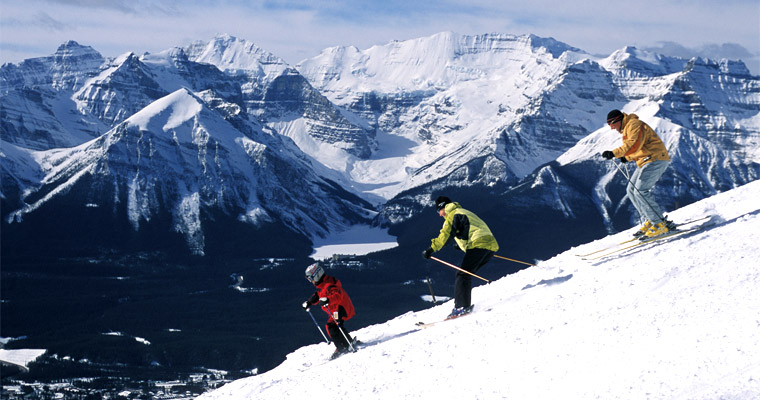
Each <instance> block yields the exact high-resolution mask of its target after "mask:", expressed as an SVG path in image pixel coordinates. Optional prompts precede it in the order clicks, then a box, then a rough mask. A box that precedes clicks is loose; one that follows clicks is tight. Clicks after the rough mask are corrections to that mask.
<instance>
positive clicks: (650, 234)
mask: <svg viewBox="0 0 760 400" xmlns="http://www.w3.org/2000/svg"><path fill="white" fill-rule="evenodd" d="M668 232H670V229H668V226H667V222H665V221H662V222H660V223H658V224H656V225H654V226H652V227H650V228H649V230H648V231H647V232H646V233H645V234H644V236H642V237H641V238H640V239H641V240H649V239H654V238H656V237H658V236H661V235H664V234H666V233H668Z"/></svg>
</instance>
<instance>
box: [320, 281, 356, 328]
mask: <svg viewBox="0 0 760 400" xmlns="http://www.w3.org/2000/svg"><path fill="white" fill-rule="evenodd" d="M317 293H318V296H319V297H327V298H328V299H329V300H330V302H329V303H327V307H322V309H323V310H324V311H325V312H326V313H327V314H328V315H330V314H332V315H333V316H334V317H335V319H338V318H339V317H340V314H339V313H338V310H339V309H340V307H341V306H343V309H345V310H346V315H345V317H344V318H343V320H344V321H347V320H349V319H351V318H353V316H354V315H356V311H354V305H353V303H351V299H350V298H349V297H348V293H346V292H345V291H343V285H341V284H340V281H339V280H338V279H336V278H335V277H332V276H330V275H325V276H324V278H322V280H321V281H320V282H319V283H318V284H317ZM330 320H332V318H330Z"/></svg>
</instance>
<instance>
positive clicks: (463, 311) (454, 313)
mask: <svg viewBox="0 0 760 400" xmlns="http://www.w3.org/2000/svg"><path fill="white" fill-rule="evenodd" d="M472 307H473V306H472V305H470V306H467V307H457V308H455V309H453V310H451V314H449V316H448V317H446V319H447V320H448V319H454V318H459V317H461V316H463V315H467V314H469V313H471V312H472Z"/></svg>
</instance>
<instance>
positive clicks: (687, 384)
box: [199, 181, 760, 400]
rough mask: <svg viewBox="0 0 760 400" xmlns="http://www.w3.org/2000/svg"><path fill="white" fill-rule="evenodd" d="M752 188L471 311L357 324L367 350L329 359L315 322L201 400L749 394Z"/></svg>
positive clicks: (753, 329) (507, 282) (512, 288)
mask: <svg viewBox="0 0 760 400" xmlns="http://www.w3.org/2000/svg"><path fill="white" fill-rule="evenodd" d="M759 196H760V181H755V182H752V183H749V184H747V185H744V186H742V187H739V188H737V189H734V190H731V191H728V192H724V193H721V194H718V195H715V196H713V197H710V198H707V199H704V200H702V201H700V202H697V203H694V204H692V205H690V206H687V207H684V208H681V209H679V210H676V211H674V212H672V213H671V214H670V216H671V217H672V218H673V219H674V220H675V221H687V220H691V219H694V218H698V217H702V216H705V215H714V216H715V217H714V219H713V220H714V221H716V224H715V225H712V226H711V227H709V228H705V229H703V230H701V231H699V232H697V233H694V234H689V235H682V236H680V237H678V238H677V239H676V238H673V239H671V240H668V241H662V242H657V243H656V244H655V243H651V244H649V245H646V246H642V247H639V248H637V249H636V250H632V251H629V252H628V253H623V254H620V255H616V256H611V257H609V258H607V259H603V260H600V261H583V260H582V259H581V258H579V257H578V256H576V254H584V253H590V252H592V251H594V250H597V249H599V248H602V247H605V246H608V245H610V244H613V243H617V242H620V241H622V240H626V239H628V238H629V237H630V235H631V233H632V232H633V229H634V228H631V229H630V230H628V231H626V232H621V233H618V234H615V235H612V236H608V237H606V238H603V239H600V240H597V241H595V242H592V243H588V244H585V245H581V246H578V247H576V248H572V249H570V250H568V251H566V252H564V253H562V254H559V255H557V256H555V257H553V258H551V259H549V260H546V261H542V262H540V263H539V264H538V265H537V266H536V267H531V268H529V269H526V270H523V271H521V272H519V273H516V274H513V275H509V276H507V277H505V278H502V279H500V280H498V281H494V282H493V283H491V284H489V285H481V286H479V287H476V288H475V289H474V290H473V295H472V297H473V302H474V303H475V311H474V313H473V314H472V315H471V316H467V317H463V318H461V319H457V320H453V321H447V322H443V323H439V324H436V325H434V326H432V327H430V328H427V329H418V328H417V327H415V322H417V321H424V322H431V321H437V320H441V319H443V318H444V317H445V316H446V315H447V314H448V312H449V311H450V309H451V307H452V303H451V302H447V303H444V304H443V305H440V306H436V307H432V308H430V309H427V310H423V311H419V312H408V313H406V314H403V315H400V316H398V317H396V318H394V319H392V320H390V321H387V322H385V323H382V324H377V325H372V326H368V327H365V328H363V329H359V330H357V331H355V332H353V333H354V334H355V335H356V336H357V337H358V338H359V339H360V340H362V341H363V342H364V343H365V344H366V346H365V347H364V348H362V349H360V350H359V352H358V353H355V354H348V355H345V356H343V357H341V358H339V359H337V360H334V361H330V362H328V361H327V359H328V357H329V356H330V354H331V353H332V351H333V348H332V346H331V345H328V344H326V343H320V339H321V337H320V336H319V335H318V333H317V332H316V331H315V332H314V342H315V343H318V344H314V345H310V346H306V347H302V348H300V349H298V350H296V351H295V352H293V353H291V354H289V355H288V356H287V359H286V360H285V361H284V362H283V363H282V364H281V365H280V366H278V367H277V368H275V369H273V370H271V371H269V372H266V373H264V374H261V375H258V376H253V377H249V378H244V379H240V380H237V381H235V382H232V383H230V384H227V385H225V386H223V387H222V388H220V389H217V390H216V391H213V392H209V393H206V394H204V395H202V396H200V397H199V399H204V400H211V399H307V398H311V399H318V398H353V399H357V398H361V399H365V400H366V399H399V398H402V399H420V398H430V399H502V398H509V399H719V398H720V399H757V398H760V334H759V333H760V290H757V288H758V286H760V263H758V262H757V259H755V258H754V257H757V256H758V255H760V244H759V243H760V203H759V202H758V201H757V199H758V197H759ZM503 256H509V255H508V254H503ZM498 267H499V265H498V262H497V261H492V262H491V263H490V264H489V265H487V266H486V268H491V269H493V268H498ZM347 289H348V290H350V288H347ZM356 307H357V311H358V314H357V317H356V320H352V321H349V322H348V323H347V328H348V329H351V328H352V326H356V325H358V324H360V323H361V315H362V314H361V313H362V308H361V307H362V305H361V304H356ZM310 324H311V321H309V319H308V318H306V317H304V329H309V325H310ZM311 328H313V326H312V327H311Z"/></svg>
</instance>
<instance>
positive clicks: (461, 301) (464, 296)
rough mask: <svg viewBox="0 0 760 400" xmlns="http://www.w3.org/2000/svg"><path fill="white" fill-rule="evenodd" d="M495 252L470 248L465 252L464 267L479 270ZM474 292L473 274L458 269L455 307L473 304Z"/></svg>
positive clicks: (468, 269)
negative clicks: (472, 295)
mask: <svg viewBox="0 0 760 400" xmlns="http://www.w3.org/2000/svg"><path fill="white" fill-rule="evenodd" d="M493 254H494V252H493V251H491V250H486V249H470V250H467V251H466V252H465V253H464V259H462V265H461V266H460V268H462V269H463V270H465V271H468V272H472V273H473V274H474V273H476V272H478V270H479V269H481V268H482V267H483V266H484V265H486V263H487V262H488V261H490V260H491V258H492V257H493ZM471 293H472V276H471V275H469V274H466V273H464V272H462V271H457V276H456V279H454V307H456V308H459V307H469V306H470V305H472V299H471V296H470V294H471Z"/></svg>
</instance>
